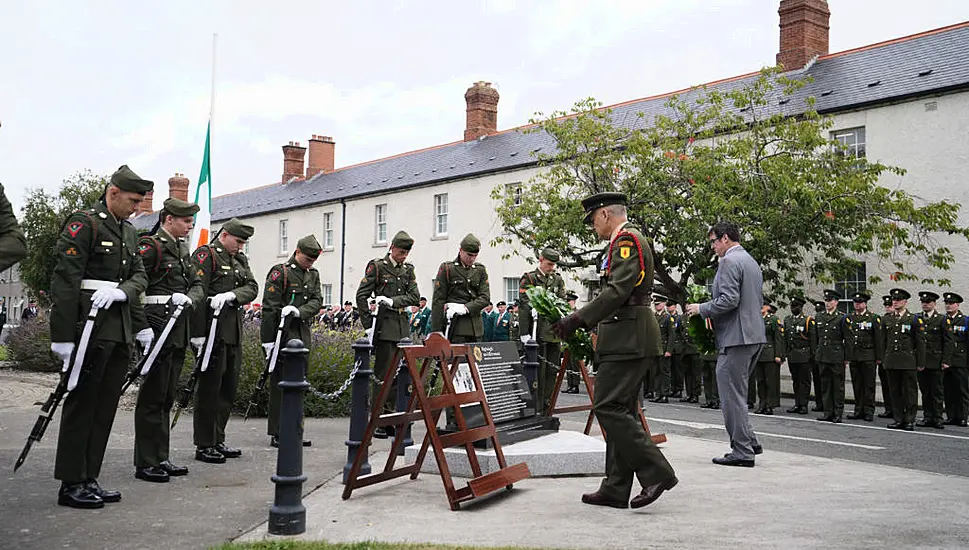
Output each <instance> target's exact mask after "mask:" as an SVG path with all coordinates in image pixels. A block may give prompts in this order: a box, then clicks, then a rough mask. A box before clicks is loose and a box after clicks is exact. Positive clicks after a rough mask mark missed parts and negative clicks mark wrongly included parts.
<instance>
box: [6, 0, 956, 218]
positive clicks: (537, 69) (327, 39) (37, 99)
mask: <svg viewBox="0 0 969 550" xmlns="http://www.w3.org/2000/svg"><path fill="white" fill-rule="evenodd" d="M828 4H829V7H830V10H831V23H830V25H831V31H830V51H831V52H837V51H842V50H846V49H850V48H855V47H859V46H864V45H868V44H871V43H875V42H879V41H883V40H889V39H892V38H897V37H900V36H905V35H909V34H914V33H918V32H922V31H925V30H929V29H933V28H938V27H942V26H946V25H951V24H954V23H959V22H962V21H966V20H969V2H967V1H965V0H921V1H919V2H912V1H911V0H829V2H828ZM777 7H778V2H777V0H625V1H624V0H596V1H587V0H528V1H526V0H521V1H516V0H461V1H455V0H434V1H430V0H427V1H416V0H383V1H376V0H357V1H354V2H346V1H335V0H333V1H330V0H287V1H286V2H279V3H275V4H271V3H269V2H257V1H255V0H235V1H231V0H222V1H220V0H210V1H206V0H192V1H187V0H167V1H166V2H130V1H127V0H86V1H83V2H78V1H75V0H45V1H39V2H14V1H3V2H0V183H2V184H3V185H4V188H5V190H6V193H7V195H8V197H9V198H10V200H11V202H13V204H14V207H15V209H16V210H17V211H18V215H19V208H20V207H21V206H22V205H23V199H24V196H25V195H26V191H27V190H28V189H32V188H41V187H42V188H45V189H47V190H48V191H56V189H58V188H59V186H60V183H61V181H62V180H63V179H64V178H66V177H68V176H70V175H71V174H74V173H77V172H79V171H81V170H84V169H90V170H93V171H94V172H96V173H100V174H105V175H107V174H110V173H111V172H113V171H114V170H115V169H116V168H117V167H118V166H119V165H121V164H127V165H129V166H130V167H131V168H132V169H133V170H134V171H135V172H137V173H138V174H139V175H141V176H142V177H144V178H147V179H151V180H153V181H155V182H156V187H155V189H156V191H155V195H156V197H159V199H156V201H155V206H156V208H157V207H158V206H160V204H161V200H160V199H161V198H164V197H167V196H168V184H167V182H168V178H169V177H171V176H172V175H174V174H175V173H176V172H182V173H184V174H185V175H186V176H187V177H188V178H189V179H191V180H192V182H193V184H194V182H195V181H196V179H197V178H198V172H199V168H200V166H201V161H202V150H203V145H204V140H205V126H206V123H207V120H208V117H209V111H210V105H212V104H213V102H212V101H211V98H212V97H213V94H212V82H213V76H212V57H213V56H212V50H213V33H217V34H218V39H217V46H216V63H215V65H216V66H215V79H214V82H215V92H214V109H213V113H212V116H213V136H212V172H213V174H212V175H213V186H214V194H216V195H218V194H223V193H230V192H235V191H240V190H243V189H247V188H250V187H256V186H261V185H267V184H271V183H274V182H278V181H279V180H280V177H281V174H282V150H281V146H282V145H284V144H286V143H288V142H289V141H299V142H301V143H302V144H303V145H306V142H307V140H308V139H309V138H310V136H311V135H313V134H320V135H326V136H332V137H333V138H334V140H335V141H336V166H337V167H340V166H347V165H350V164H356V163H359V162H366V161H369V160H374V159H378V158H381V157H385V156H390V155H395V154H399V153H402V152H405V151H411V150H414V149H420V148H423V147H428V146H432V145H438V144H442V143H448V142H452V141H456V140H460V139H462V137H463V131H464V125H465V102H464V92H465V90H466V89H467V88H468V87H469V86H470V85H471V84H472V83H473V82H475V81H478V80H484V81H488V82H492V83H493V85H494V86H495V87H497V89H498V90H499V93H500V95H501V98H500V101H499V104H498V127H499V129H507V128H512V127H515V126H519V125H522V124H526V123H527V122H528V121H529V119H530V118H531V117H533V116H534V115H535V113H536V112H539V111H540V112H544V113H550V112H552V111H555V110H566V109H568V108H569V107H570V106H571V105H572V104H573V103H574V102H576V101H578V100H580V99H582V98H586V97H590V96H591V97H595V98H596V99H598V100H600V101H603V102H605V103H606V104H612V103H619V102H622V101H627V100H631V99H636V98H640V97H646V96H650V95H654V94H659V93H664V92H669V91H673V90H678V89H682V88H686V87H689V86H693V85H697V84H702V83H705V82H710V81H714V80H718V79H721V78H726V77H730V76H734V75H738V74H742V73H747V72H751V71H755V70H758V69H760V68H761V67H763V66H768V65H773V64H774V62H775V55H776V53H777V49H778V36H779V31H778V15H777Z"/></svg>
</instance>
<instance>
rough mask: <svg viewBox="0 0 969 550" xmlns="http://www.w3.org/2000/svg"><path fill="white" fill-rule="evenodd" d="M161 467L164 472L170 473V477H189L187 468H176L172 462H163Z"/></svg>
mask: <svg viewBox="0 0 969 550" xmlns="http://www.w3.org/2000/svg"><path fill="white" fill-rule="evenodd" d="M159 466H161V469H162V470H165V471H166V472H168V475H170V476H175V477H178V476H186V475H188V468H186V467H185V466H176V465H174V464H172V463H171V461H170V460H164V461H162V463H161V464H159Z"/></svg>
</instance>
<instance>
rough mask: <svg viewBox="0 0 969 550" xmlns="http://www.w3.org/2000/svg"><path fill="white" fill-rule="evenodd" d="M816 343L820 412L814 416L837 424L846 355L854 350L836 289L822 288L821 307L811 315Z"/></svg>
mask: <svg viewBox="0 0 969 550" xmlns="http://www.w3.org/2000/svg"><path fill="white" fill-rule="evenodd" d="M815 323H817V329H818V347H817V350H815V360H816V361H817V362H818V370H819V371H820V372H821V401H822V402H823V403H824V414H823V415H822V416H819V417H818V420H822V421H827V422H833V423H835V424H840V423H841V422H842V418H843V415H844V408H845V369H846V368H848V361H847V358H848V357H851V354H852V353H854V352H853V350H852V349H851V344H852V342H851V338H850V337H849V334H848V322H847V318H846V317H845V315H844V314H843V313H841V312H840V311H838V292H837V291H835V290H825V291H824V311H823V312H821V313H819V314H818V315H817V317H816V318H815Z"/></svg>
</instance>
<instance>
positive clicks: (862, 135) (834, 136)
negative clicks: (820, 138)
mask: <svg viewBox="0 0 969 550" xmlns="http://www.w3.org/2000/svg"><path fill="white" fill-rule="evenodd" d="M830 137H831V141H835V142H837V143H838V144H839V148H838V150H839V152H841V153H843V154H845V155H851V156H853V157H854V158H866V156H867V151H868V134H867V132H866V130H865V127H864V126H854V127H852V128H843V129H841V130H832V131H831V135H830ZM848 138H851V139H848Z"/></svg>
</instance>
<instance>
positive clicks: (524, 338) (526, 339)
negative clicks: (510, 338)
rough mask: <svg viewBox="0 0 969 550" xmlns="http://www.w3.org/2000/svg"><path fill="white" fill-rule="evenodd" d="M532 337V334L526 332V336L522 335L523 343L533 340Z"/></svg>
mask: <svg viewBox="0 0 969 550" xmlns="http://www.w3.org/2000/svg"><path fill="white" fill-rule="evenodd" d="M531 339H532V336H531V335H530V334H526V335H525V336H522V337H521V340H522V344H527V343H528V341H529V340H531Z"/></svg>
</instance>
